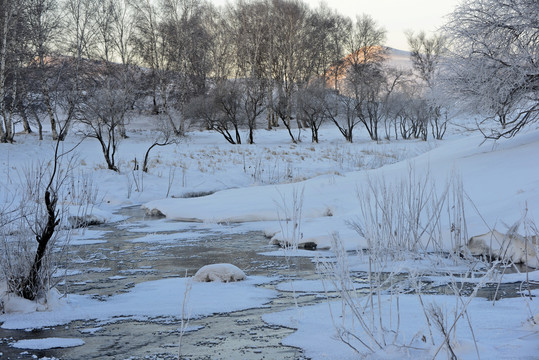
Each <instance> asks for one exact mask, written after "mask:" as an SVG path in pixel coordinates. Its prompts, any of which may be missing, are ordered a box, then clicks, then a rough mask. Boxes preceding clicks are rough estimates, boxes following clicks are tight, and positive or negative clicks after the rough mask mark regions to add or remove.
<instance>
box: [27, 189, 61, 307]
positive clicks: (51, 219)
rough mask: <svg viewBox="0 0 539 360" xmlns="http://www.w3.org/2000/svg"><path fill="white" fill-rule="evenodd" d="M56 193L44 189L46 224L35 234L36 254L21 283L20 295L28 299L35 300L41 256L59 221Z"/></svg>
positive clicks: (41, 262)
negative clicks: (39, 232) (28, 272)
mask: <svg viewBox="0 0 539 360" xmlns="http://www.w3.org/2000/svg"><path fill="white" fill-rule="evenodd" d="M57 200H58V199H57V197H56V194H53V195H52V196H51V193H50V191H49V190H47V191H45V207H46V209H47V225H46V226H45V228H44V229H43V230H42V232H41V234H39V235H36V240H37V242H38V244H39V245H38V247H37V251H36V256H35V258H34V263H33V265H32V269H31V270H30V274H29V275H28V277H27V278H26V280H25V281H24V283H23V289H22V294H21V295H22V296H23V297H24V298H25V299H28V300H35V298H36V296H37V295H38V294H37V291H38V289H39V282H40V281H41V279H40V278H39V272H40V270H41V267H42V265H43V258H44V256H45V252H46V250H47V245H48V243H49V241H50V240H51V239H52V236H53V235H54V230H55V228H56V226H57V225H58V224H59V223H60V219H58V213H57V212H56V202H57Z"/></svg>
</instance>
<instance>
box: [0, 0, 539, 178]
mask: <svg viewBox="0 0 539 360" xmlns="http://www.w3.org/2000/svg"><path fill="white" fill-rule="evenodd" d="M0 5H1V6H0V9H1V10H0V12H1V13H0V117H1V118H2V121H1V122H0V141H2V142H13V141H14V138H15V130H14V129H15V124H16V123H21V124H22V128H23V129H24V131H25V132H31V131H34V130H33V129H32V127H34V128H35V127H37V131H38V133H39V137H40V139H41V138H42V136H43V135H42V131H43V125H42V124H43V123H48V124H50V132H51V134H52V137H53V139H60V140H62V139H63V138H65V136H67V134H68V133H69V131H70V128H71V127H72V125H73V124H74V123H78V124H80V125H82V126H78V127H77V128H78V129H82V130H80V131H82V132H83V133H84V135H85V136H88V137H93V138H96V139H97V140H99V142H100V144H101V146H102V149H103V152H104V154H105V158H106V159H107V163H108V164H109V168H111V169H113V170H115V166H114V159H113V157H114V152H115V147H116V146H117V143H118V139H120V138H122V137H125V136H126V133H125V125H126V123H127V122H128V121H129V118H130V116H133V114H134V112H135V111H139V112H141V111H144V112H147V113H151V114H155V115H159V116H160V118H163V119H164V120H165V125H164V126H165V127H166V129H167V131H168V132H171V133H173V134H174V135H176V136H181V135H183V134H184V133H185V131H186V130H187V128H188V127H189V126H190V125H191V126H192V125H194V124H195V125H198V126H200V127H203V128H206V129H208V130H214V131H217V132H219V133H220V134H222V135H223V137H224V138H225V139H226V141H228V142H229V143H231V144H240V143H243V142H247V143H254V141H255V139H254V130H255V129H256V128H257V126H261V124H264V125H263V126H264V127H265V128H267V129H271V128H274V127H276V126H284V127H285V128H286V129H287V130H288V133H289V135H290V138H291V141H293V142H297V141H298V135H297V132H296V131H295V129H308V130H310V132H311V134H312V136H311V138H312V141H313V142H318V131H319V129H320V126H321V124H322V123H323V122H331V123H334V124H335V125H336V126H337V127H338V129H339V131H340V132H341V133H342V135H343V137H344V138H345V139H346V140H347V141H349V142H352V141H353V139H354V131H355V130H356V129H357V128H358V127H362V128H363V129H364V130H365V131H366V132H367V133H368V135H369V136H370V138H371V139H372V140H379V139H382V138H387V139H390V138H403V139H408V138H421V139H424V140H426V139H427V137H428V136H429V134H430V136H432V137H434V138H437V139H441V138H442V137H443V136H444V133H445V130H446V127H447V122H448V120H449V119H450V117H451V116H452V115H453V114H455V113H456V112H457V110H462V109H464V110H467V111H468V112H472V113H473V114H475V115H477V116H478V119H479V120H478V124H477V125H478V126H477V127H478V128H480V129H481V130H482V131H483V133H484V134H485V136H486V137H493V138H499V137H501V136H512V135H514V134H515V133H516V132H517V131H518V130H520V129H521V128H522V127H523V126H524V125H526V124H529V123H531V122H534V121H535V120H536V119H537V113H538V110H539V109H538V96H537V93H538V88H539V85H538V80H537V79H538V74H539V70H538V63H539V60H538V25H537V19H536V16H535V14H537V13H538V10H539V8H538V7H539V5H538V4H537V2H535V1H533V0H501V1H497V0H467V1H464V2H463V3H462V4H461V5H459V6H458V7H457V8H456V9H455V11H454V12H453V14H451V16H450V18H449V19H450V20H449V21H448V23H447V24H446V25H445V27H444V28H442V31H441V32H439V33H438V34H436V35H433V36H427V35H426V34H425V33H423V32H420V33H416V34H414V33H408V34H407V37H408V43H409V51H410V58H411V63H412V65H413V66H412V68H408V69H407V68H398V67H394V66H391V64H390V62H388V61H387V58H388V56H387V51H388V49H387V48H386V47H385V46H384V42H385V30H384V28H383V27H382V26H381V25H379V24H378V23H377V22H376V21H375V20H374V19H372V18H371V17H370V16H368V15H362V16H357V17H356V18H354V19H351V18H349V17H347V16H344V15H342V14H339V13H338V12H336V11H335V10H332V9H331V8H329V7H327V6H326V5H320V6H319V7H317V8H310V7H309V6H308V5H307V4H306V3H305V2H303V1H302V0H251V1H249V0H237V1H235V2H232V3H228V4H227V5H226V6H224V7H216V6H214V5H212V4H211V3H210V2H205V1H197V0H158V1H153V0H104V1H101V0H20V1H15V2H14V1H11V0H0ZM243 129H248V132H247V138H246V139H243V138H242V134H243V131H240V130H243Z"/></svg>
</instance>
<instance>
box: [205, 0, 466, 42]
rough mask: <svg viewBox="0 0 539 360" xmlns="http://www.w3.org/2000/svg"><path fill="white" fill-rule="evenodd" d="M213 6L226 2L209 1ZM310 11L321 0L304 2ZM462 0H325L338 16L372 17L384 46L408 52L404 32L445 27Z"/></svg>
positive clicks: (218, 0)
mask: <svg viewBox="0 0 539 360" xmlns="http://www.w3.org/2000/svg"><path fill="white" fill-rule="evenodd" d="M211 1H212V2H213V3H214V4H216V5H222V4H225V3H226V0H211ZM304 1H305V2H306V3H308V4H309V5H310V6H311V7H312V8H315V7H318V5H319V4H320V0H304ZM460 1H461V0H326V1H325V2H326V4H327V5H328V6H329V7H330V8H332V9H337V10H338V11H339V12H340V13H341V14H344V15H347V16H349V17H351V18H355V16H356V15H361V14H363V13H365V14H369V15H371V16H372V17H373V18H374V19H375V20H376V21H377V22H378V24H380V25H382V26H383V27H384V28H385V29H386V30H387V41H386V44H385V45H387V46H390V47H393V48H396V49H400V50H408V45H407V42H406V37H405V35H404V31H405V30H413V31H416V32H417V31H420V30H425V31H427V32H428V33H429V32H433V31H435V30H436V29H437V28H438V27H440V26H441V25H443V24H444V22H445V20H444V16H445V15H447V14H449V13H451V12H452V11H453V9H454V8H455V6H457V5H458V4H459V3H460Z"/></svg>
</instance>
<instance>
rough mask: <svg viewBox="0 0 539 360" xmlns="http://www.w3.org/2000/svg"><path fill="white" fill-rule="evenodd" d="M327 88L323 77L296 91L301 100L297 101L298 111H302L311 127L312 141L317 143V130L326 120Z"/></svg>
mask: <svg viewBox="0 0 539 360" xmlns="http://www.w3.org/2000/svg"><path fill="white" fill-rule="evenodd" d="M327 95H328V93H327V90H326V88H325V84H324V83H323V78H321V79H319V81H313V82H312V83H311V84H309V85H308V86H307V87H306V88H304V89H302V90H301V91H300V92H299V93H298V97H300V98H301V101H298V103H299V104H300V105H299V109H298V111H299V112H301V113H303V115H304V117H305V119H306V123H307V125H308V126H309V128H310V129H311V140H312V142H315V143H318V140H319V139H318V130H319V129H320V126H321V125H322V123H323V122H324V121H325V120H326V109H327V108H328V106H327V102H328V99H327Z"/></svg>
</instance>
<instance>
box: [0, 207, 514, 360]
mask: <svg viewBox="0 0 539 360" xmlns="http://www.w3.org/2000/svg"><path fill="white" fill-rule="evenodd" d="M121 214H122V215H124V216H126V217H127V220H125V221H122V222H118V223H114V224H107V225H102V226H93V227H90V228H89V229H88V231H87V233H86V234H82V235H79V236H75V237H73V240H72V241H71V245H70V246H69V247H68V249H69V253H68V256H66V259H68V260H67V262H66V263H65V268H64V269H63V272H62V271H60V272H59V274H58V275H57V277H56V279H57V281H58V284H57V286H56V287H57V288H58V290H60V291H61V292H65V293H71V294H81V295H91V296H92V297H94V298H96V299H99V300H102V301H107V297H109V296H113V295H118V294H121V293H126V292H129V291H130V289H132V288H133V287H134V286H135V285H136V284H139V283H142V282H147V281H153V280H159V279H164V278H170V277H176V278H177V277H190V276H192V275H194V273H195V272H196V271H197V270H198V269H199V268H200V267H202V266H203V265H206V264H213V263H232V264H234V265H236V266H238V267H239V268H240V269H242V270H244V271H245V273H246V274H247V275H248V276H249V275H251V276H252V275H258V276H264V277H268V278H271V280H270V281H268V282H266V283H265V284H263V285H259V286H263V287H265V288H268V289H272V290H276V288H277V285H279V284H280V283H282V282H285V281H290V280H291V279H304V280H310V279H318V278H319V276H318V275H317V274H316V267H315V265H314V263H313V261H312V259H311V258H309V257H291V258H285V257H281V256H266V255H263V254H262V253H264V252H268V251H274V250H276V247H275V246H272V245H268V239H267V238H265V237H264V236H263V234H262V233H260V232H241V231H237V229H236V227H235V226H234V225H221V226H211V227H207V226H203V225H201V224H190V223H180V222H173V221H167V220H165V219H155V218H145V217H144V212H143V211H142V210H141V209H140V208H138V207H137V208H126V209H122V211H121ZM79 232H80V231H79ZM92 234H94V235H95V236H92ZM92 237H94V238H93V239H92ZM356 275H357V278H356V280H357V281H366V274H365V275H362V274H356ZM504 286H505V285H504ZM517 288H518V287H517V286H515V284H509V287H508V288H507V289H505V288H504V289H502V290H503V291H506V290H508V289H517ZM509 291H510V290H509ZM436 292H438V290H437V291H436ZM443 292H444V290H443V289H440V290H439V293H443ZM485 296H488V294H486V295H485ZM215 301H219V299H218V294H216V299H215ZM323 301H326V298H325V297H324V296H321V294H319V293H318V294H317V293H314V292H303V293H302V292H298V293H296V292H291V291H282V290H281V291H278V296H277V297H275V298H273V299H272V300H271V301H270V302H269V303H268V304H266V306H264V307H261V308H252V309H248V310H242V311H235V312H229V313H219V314H214V315H211V316H206V317H200V318H195V319H191V320H190V321H189V323H188V326H187V331H185V332H184V333H183V334H182V338H181V355H182V359H303V358H304V357H303V354H302V351H301V350H300V349H297V348H293V347H288V346H283V345H282V344H281V341H282V339H283V338H284V337H286V336H287V335H289V334H291V333H292V332H293V331H294V330H293V329H288V328H284V327H280V326H270V325H268V324H266V323H264V322H263V321H262V316H263V315H264V314H266V313H270V312H276V311H280V310H285V309H287V308H290V307H293V306H299V307H301V306H305V305H311V304H317V303H320V302H323ZM149 306H151V304H149ZM181 306H182V299H178V309H180V308H181ZM180 326H181V324H180V320H177V321H176V320H174V321H171V320H170V319H169V318H166V319H159V318H156V319H151V320H145V321H135V320H132V319H111V320H110V321H107V322H105V323H103V322H98V321H96V320H85V321H73V322H71V323H69V324H67V325H63V326H55V327H51V328H44V329H38V330H28V331H23V330H5V329H0V359H36V358H37V359H39V358H45V359H47V358H48V359H53V358H58V359H73V360H78V359H97V358H98V359H177V358H178V354H179V343H180V334H181V332H180ZM50 337H59V338H77V339H82V340H83V341H84V345H82V346H78V347H73V348H65V349H47V350H24V349H16V348H13V347H11V346H10V344H11V343H13V341H15V340H24V339H37V338H50Z"/></svg>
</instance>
